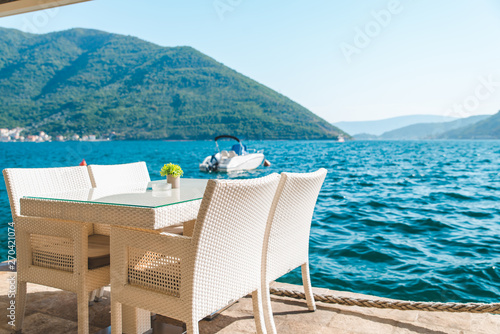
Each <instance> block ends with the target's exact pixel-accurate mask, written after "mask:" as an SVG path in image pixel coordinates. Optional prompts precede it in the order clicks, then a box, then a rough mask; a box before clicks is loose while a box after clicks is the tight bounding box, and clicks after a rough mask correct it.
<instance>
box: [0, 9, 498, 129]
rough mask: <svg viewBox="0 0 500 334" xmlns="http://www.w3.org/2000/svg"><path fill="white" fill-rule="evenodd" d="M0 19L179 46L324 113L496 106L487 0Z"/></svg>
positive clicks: (361, 116) (356, 116)
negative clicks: (87, 29) (200, 53)
mask: <svg viewBox="0 0 500 334" xmlns="http://www.w3.org/2000/svg"><path fill="white" fill-rule="evenodd" d="M0 26H3V27H10V28H17V29H21V30H24V31H28V32H36V33H46V32H51V31H57V30H64V29H69V28H73V27H83V28H94V29H100V30H104V31H108V32H114V33H120V34H125V35H133V36H137V37H139V38H142V39H145V40H148V41H151V42H154V43H157V44H160V45H163V46H178V45H189V46H192V47H194V48H196V49H198V50H200V51H201V52H203V53H205V54H207V55H209V56H211V57H213V58H215V59H216V60H217V61H219V62H222V63H224V64H225V65H227V66H229V67H231V68H233V69H235V70H236V71H238V72H240V73H243V74H244V75H247V76H249V77H250V78H252V79H255V80H257V81H259V82H261V83H263V84H265V85H267V86H269V87H270V88H272V89H274V90H277V91H278V92H280V93H282V94H284V95H286V96H288V97H289V98H291V99H292V100H294V101H296V102H298V103H300V104H302V105H303V106H305V107H306V108H308V109H310V110H311V111H312V112H314V113H316V114H318V115H320V116H321V117H323V118H325V119H326V120H328V121H331V122H336V121H353V120H371V119H382V118H386V117H392V116H401V115H409V114H436V115H447V116H460V117H465V116H471V115H476V114H485V113H486V114H492V113H495V112H497V111H498V110H500V1H497V0H474V1H470V0H448V1H444V0H443V1H435V0H433V1H431V0H418V1H417V0H413V1H404V0H402V1H393V0H390V1H378V0H364V1H361V0H357V1H344V0H308V1H306V0H302V1H294V0H287V1H284V0H280V1H263V0H252V1H250V0H197V1H194V0H191V1H190V0H183V1H178V0H175V1H174V0H147V1H128V0H94V1H90V2H86V3H82V4H77V5H71V6H66V7H61V8H57V9H52V10H47V11H42V12H35V13H28V14H24V15H18V16H13V17H8V18H0Z"/></svg>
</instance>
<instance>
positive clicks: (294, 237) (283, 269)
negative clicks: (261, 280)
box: [264, 169, 326, 282]
mask: <svg viewBox="0 0 500 334" xmlns="http://www.w3.org/2000/svg"><path fill="white" fill-rule="evenodd" d="M281 176H282V178H281V182H280V185H279V190H278V192H277V193H276V197H275V199H274V203H273V209H272V211H271V214H270V216H269V223H268V224H269V225H268V231H267V235H266V243H267V245H266V246H267V247H265V252H264V256H265V261H266V268H265V274H266V280H267V281H268V282H271V281H273V280H275V279H277V278H279V277H281V276H283V275H284V274H286V273H287V272H289V271H290V270H292V269H295V268H297V267H298V266H300V265H302V264H304V263H306V262H308V258H309V233H310V229H311V219H312V216H313V212H314V207H315V205H316V200H317V199H318V194H319V191H320V189H321V186H322V184H323V181H324V179H325V176H326V170H325V169H320V170H319V171H317V172H314V173H304V174H297V173H282V175H281Z"/></svg>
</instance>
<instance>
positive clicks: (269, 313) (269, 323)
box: [261, 283, 277, 334]
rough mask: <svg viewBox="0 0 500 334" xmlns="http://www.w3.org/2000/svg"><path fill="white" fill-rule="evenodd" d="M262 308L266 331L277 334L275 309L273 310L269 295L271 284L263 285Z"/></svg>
mask: <svg viewBox="0 0 500 334" xmlns="http://www.w3.org/2000/svg"><path fill="white" fill-rule="evenodd" d="M261 293H262V308H263V313H264V321H265V323H266V330H267V332H268V333H269V334H276V333H277V331H276V325H275V324H274V318H273V309H272V308H271V294H270V293H269V284H267V283H266V284H263V285H262V289H261Z"/></svg>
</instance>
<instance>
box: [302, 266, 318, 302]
mask: <svg viewBox="0 0 500 334" xmlns="http://www.w3.org/2000/svg"><path fill="white" fill-rule="evenodd" d="M301 270H302V285H303V286H304V293H305V295H306V301H307V307H308V308H309V311H311V312H313V311H316V302H315V301H314V296H313V292H312V286H311V276H310V275H309V262H306V263H304V264H303V265H302V266H301Z"/></svg>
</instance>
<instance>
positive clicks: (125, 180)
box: [88, 161, 151, 188]
mask: <svg viewBox="0 0 500 334" xmlns="http://www.w3.org/2000/svg"><path fill="white" fill-rule="evenodd" d="M88 169H89V173H90V179H91V180H92V186H93V187H94V188H97V187H108V186H117V185H123V184H133V183H147V182H149V181H151V179H150V178H149V172H148V167H147V166H146V163H145V162H144V161H139V162H133V163H129V164H121V165H89V166H88Z"/></svg>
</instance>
